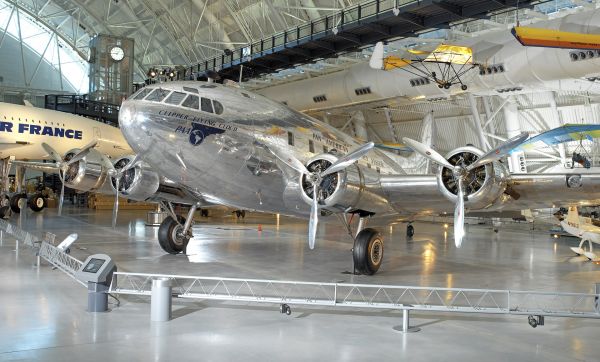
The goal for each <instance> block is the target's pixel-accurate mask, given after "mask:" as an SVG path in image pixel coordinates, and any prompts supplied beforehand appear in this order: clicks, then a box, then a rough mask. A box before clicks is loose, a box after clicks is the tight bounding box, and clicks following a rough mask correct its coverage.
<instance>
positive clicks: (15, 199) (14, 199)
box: [10, 194, 27, 214]
mask: <svg viewBox="0 0 600 362" xmlns="http://www.w3.org/2000/svg"><path fill="white" fill-rule="evenodd" d="M26 198H27V195H25V194H14V195H12V196H11V197H10V209H11V210H12V212H14V213H16V214H18V213H20V212H21V209H20V208H19V200H20V199H26Z"/></svg>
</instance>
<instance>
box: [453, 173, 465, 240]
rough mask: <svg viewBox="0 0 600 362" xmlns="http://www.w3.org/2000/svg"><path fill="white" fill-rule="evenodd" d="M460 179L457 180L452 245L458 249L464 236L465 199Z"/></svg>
mask: <svg viewBox="0 0 600 362" xmlns="http://www.w3.org/2000/svg"><path fill="white" fill-rule="evenodd" d="M464 197H465V195H464V190H463V182H462V178H459V179H458V195H457V198H458V199H457V200H456V207H455V208H454V244H455V245H456V247H457V248H460V246H461V244H462V239H463V237H464V236H465V199H464Z"/></svg>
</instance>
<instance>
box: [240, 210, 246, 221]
mask: <svg viewBox="0 0 600 362" xmlns="http://www.w3.org/2000/svg"><path fill="white" fill-rule="evenodd" d="M241 214H242V219H245V218H246V210H242V211H241Z"/></svg>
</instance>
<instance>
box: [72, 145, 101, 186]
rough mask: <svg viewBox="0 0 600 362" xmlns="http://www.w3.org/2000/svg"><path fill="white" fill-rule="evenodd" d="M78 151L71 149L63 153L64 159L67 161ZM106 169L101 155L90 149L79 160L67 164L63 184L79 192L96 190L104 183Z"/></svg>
mask: <svg viewBox="0 0 600 362" xmlns="http://www.w3.org/2000/svg"><path fill="white" fill-rule="evenodd" d="M78 152H79V149H72V150H70V151H68V152H67V153H65V156H64V159H65V161H69V160H70V159H71V158H73V156H75V155H76V154H77V153H78ZM107 171H108V170H107V169H106V167H105V166H104V164H103V162H102V155H101V154H100V153H99V152H98V151H96V150H93V149H92V150H90V152H89V153H88V154H87V155H86V156H85V157H83V158H82V159H81V160H79V161H77V162H74V163H72V164H71V165H69V167H68V168H67V170H66V171H65V175H64V179H65V185H66V186H68V187H70V188H72V189H75V190H77V191H81V192H86V191H97V190H99V189H101V188H102V186H103V185H104V182H105V181H106V175H107Z"/></svg>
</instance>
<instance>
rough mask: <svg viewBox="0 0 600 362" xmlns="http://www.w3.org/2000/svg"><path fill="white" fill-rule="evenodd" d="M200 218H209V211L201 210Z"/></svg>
mask: <svg viewBox="0 0 600 362" xmlns="http://www.w3.org/2000/svg"><path fill="white" fill-rule="evenodd" d="M200 216H202V217H208V210H206V209H201V210H200Z"/></svg>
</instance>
